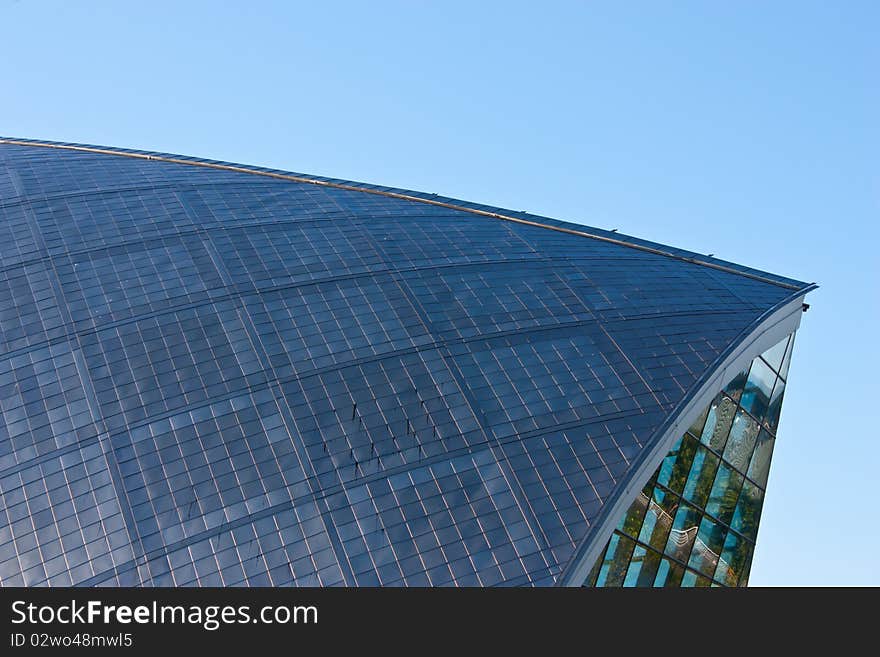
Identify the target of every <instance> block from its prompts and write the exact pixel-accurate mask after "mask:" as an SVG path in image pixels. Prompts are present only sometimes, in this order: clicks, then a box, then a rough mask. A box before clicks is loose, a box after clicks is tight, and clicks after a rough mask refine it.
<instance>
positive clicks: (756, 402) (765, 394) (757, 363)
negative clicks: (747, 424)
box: [740, 358, 776, 420]
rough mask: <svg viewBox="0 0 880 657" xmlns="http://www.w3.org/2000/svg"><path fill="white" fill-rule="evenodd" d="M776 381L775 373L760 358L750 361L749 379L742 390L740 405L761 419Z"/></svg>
mask: <svg viewBox="0 0 880 657" xmlns="http://www.w3.org/2000/svg"><path fill="white" fill-rule="evenodd" d="M775 382H776V374H775V373H774V372H773V370H771V369H770V368H769V367H767V364H766V363H765V362H764V361H763V360H761V359H760V358H756V359H755V360H754V361H752V369H750V370H749V380H748V381H747V382H746V388H745V390H744V391H743V396H742V399H741V400H740V405H741V406H742V407H743V408H744V409H746V410H747V411H748V412H749V413H751V414H752V415H753V416H755V417H756V418H758V419H759V420H762V419H763V418H764V413H765V412H766V411H767V405H768V404H769V403H770V393H771V392H772V391H773V384H774V383H775Z"/></svg>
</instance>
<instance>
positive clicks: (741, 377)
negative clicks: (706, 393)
mask: <svg viewBox="0 0 880 657" xmlns="http://www.w3.org/2000/svg"><path fill="white" fill-rule="evenodd" d="M748 377H749V368H748V367H747V368H746V369H744V370H743V371H742V372H740V373H739V374H737V375H736V377H734V379H733V381H731V382H730V383H728V384H727V386H726V387H725V388H724V392H725V393H727V395H728V396H729V397H730V398H731V399H733V400H734V401H737V402H738V401H739V400H740V397H742V393H743V388H745V386H746V380H747V379H748Z"/></svg>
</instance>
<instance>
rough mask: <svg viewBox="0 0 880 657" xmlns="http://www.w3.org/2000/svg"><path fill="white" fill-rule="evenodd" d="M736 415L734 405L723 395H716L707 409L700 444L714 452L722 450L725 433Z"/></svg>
mask: <svg viewBox="0 0 880 657" xmlns="http://www.w3.org/2000/svg"><path fill="white" fill-rule="evenodd" d="M734 413H736V403H735V402H734V401H733V400H732V399H730V398H729V397H726V396H725V395H718V397H716V398H715V401H713V402H712V405H711V407H710V408H709V417H708V418H707V419H706V426H705V427H703V433H702V434H701V436H700V442H702V443H703V444H704V445H708V446H709V447H711V448H712V449H714V450H716V451H721V450H722V449H724V443H725V442H726V441H727V433H728V431H730V425H731V423H732V422H733V416H734Z"/></svg>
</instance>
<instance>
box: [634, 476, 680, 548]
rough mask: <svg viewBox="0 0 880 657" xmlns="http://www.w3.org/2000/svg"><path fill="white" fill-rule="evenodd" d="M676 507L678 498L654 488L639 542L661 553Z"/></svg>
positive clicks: (656, 487) (657, 487)
mask: <svg viewBox="0 0 880 657" xmlns="http://www.w3.org/2000/svg"><path fill="white" fill-rule="evenodd" d="M677 506H678V497H677V496H676V495H673V494H672V493H669V492H667V491H665V490H663V489H662V488H660V487H659V486H655V487H654V492H653V495H652V497H651V501H650V503H649V505H648V510H647V513H646V514H645V522H644V524H643V525H642V531H641V533H640V534H639V537H638V538H639V540H640V541H641V542H642V543H646V544H647V545H650V546H651V547H653V548H655V549H656V550H658V551H660V552H662V551H663V548H664V547H665V545H666V539H667V538H668V536H669V530H670V529H671V528H672V520H673V517H674V516H675V511H676V507H677Z"/></svg>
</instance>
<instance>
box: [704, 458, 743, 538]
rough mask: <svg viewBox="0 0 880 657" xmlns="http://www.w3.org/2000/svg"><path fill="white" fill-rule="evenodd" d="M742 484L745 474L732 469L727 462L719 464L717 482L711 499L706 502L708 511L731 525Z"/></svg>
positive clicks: (711, 493)
mask: <svg viewBox="0 0 880 657" xmlns="http://www.w3.org/2000/svg"><path fill="white" fill-rule="evenodd" d="M742 484H743V476H742V475H741V474H740V473H738V472H736V471H735V470H732V469H731V468H730V467H729V466H727V465H726V464H725V463H722V464H721V465H720V466H718V473H717V474H716V475H715V484H714V485H713V486H712V492H710V493H709V501H708V502H707V503H706V513H709V514H711V515H713V516H715V517H716V518H718V520H720V521H721V522H723V523H724V524H725V525H729V524H730V520H731V518H732V517H733V512H734V510H735V509H736V502H737V498H738V497H739V491H740V488H741V487H742Z"/></svg>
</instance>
